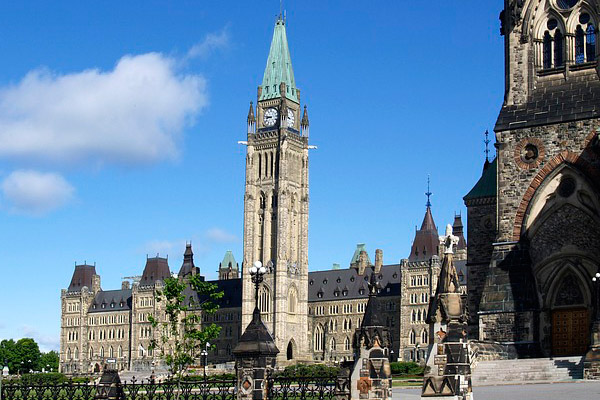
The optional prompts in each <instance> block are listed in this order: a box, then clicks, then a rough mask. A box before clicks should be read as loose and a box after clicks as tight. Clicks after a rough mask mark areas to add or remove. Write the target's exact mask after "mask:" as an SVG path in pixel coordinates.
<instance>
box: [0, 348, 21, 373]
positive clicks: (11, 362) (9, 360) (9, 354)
mask: <svg viewBox="0 0 600 400" xmlns="http://www.w3.org/2000/svg"><path fill="white" fill-rule="evenodd" d="M16 346H17V344H16V343H15V341H14V340H12V339H8V340H6V339H5V340H3V341H1V342H0V363H1V364H2V365H0V368H4V367H5V366H8V369H9V371H10V373H11V374H16V373H17V372H19V368H20V367H21V364H20V363H21V361H20V360H19V359H18V356H17V351H16Z"/></svg>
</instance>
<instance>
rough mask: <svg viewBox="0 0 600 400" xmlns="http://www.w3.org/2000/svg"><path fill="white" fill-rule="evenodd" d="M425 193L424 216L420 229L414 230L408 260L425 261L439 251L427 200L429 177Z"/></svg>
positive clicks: (436, 233)
mask: <svg viewBox="0 0 600 400" xmlns="http://www.w3.org/2000/svg"><path fill="white" fill-rule="evenodd" d="M425 195H426V196H427V204H426V208H425V216H424V217H423V223H422V224H421V229H419V230H418V231H417V232H415V240H414V241H413V245H412V248H411V250H410V256H409V257H408V261H427V260H429V259H431V257H433V256H435V255H438V252H439V244H440V239H439V236H438V232H437V227H436V226H435V222H434V221H433V214H432V213H431V201H430V200H429V198H430V196H431V191H430V189H429V178H428V179H427V193H425Z"/></svg>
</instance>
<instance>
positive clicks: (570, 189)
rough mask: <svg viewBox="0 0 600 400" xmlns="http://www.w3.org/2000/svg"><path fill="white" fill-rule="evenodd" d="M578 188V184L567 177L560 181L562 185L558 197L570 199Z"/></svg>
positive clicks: (559, 187)
mask: <svg viewBox="0 0 600 400" xmlns="http://www.w3.org/2000/svg"><path fill="white" fill-rule="evenodd" d="M576 187H577V182H575V179H573V178H571V177H570V176H565V177H564V178H562V179H561V180H560V184H559V185H558V195H559V196H561V197H569V196H570V195H572V194H573V193H574V192H575V188H576Z"/></svg>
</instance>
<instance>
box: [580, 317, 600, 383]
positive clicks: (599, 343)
mask: <svg viewBox="0 0 600 400" xmlns="http://www.w3.org/2000/svg"><path fill="white" fill-rule="evenodd" d="M583 379H590V380H600V321H595V322H594V325H592V346H591V347H590V350H589V351H588V352H587V353H586V355H585V358H584V359H583Z"/></svg>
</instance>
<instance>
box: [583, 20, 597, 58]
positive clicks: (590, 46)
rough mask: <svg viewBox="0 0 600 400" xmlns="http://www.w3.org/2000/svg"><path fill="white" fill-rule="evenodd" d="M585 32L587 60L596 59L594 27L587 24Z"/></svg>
mask: <svg viewBox="0 0 600 400" xmlns="http://www.w3.org/2000/svg"><path fill="white" fill-rule="evenodd" d="M585 33H586V38H585V41H586V43H585V46H586V53H587V60H588V61H596V28H595V27H594V25H592V24H589V25H588V27H587V30H586V32H585Z"/></svg>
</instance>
